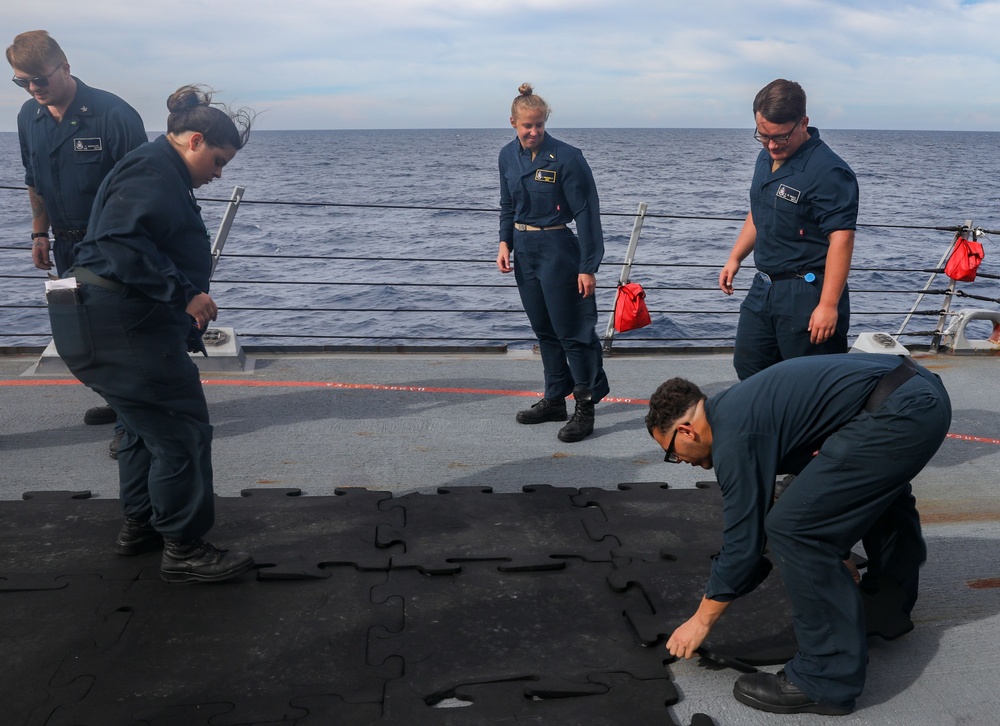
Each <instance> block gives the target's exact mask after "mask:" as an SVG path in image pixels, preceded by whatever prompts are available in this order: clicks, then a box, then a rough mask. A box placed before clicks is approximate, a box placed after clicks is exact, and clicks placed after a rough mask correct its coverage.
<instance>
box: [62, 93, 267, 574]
mask: <svg viewBox="0 0 1000 726" xmlns="http://www.w3.org/2000/svg"><path fill="white" fill-rule="evenodd" d="M167 108H168V109H169V111H170V115H169V117H168V119H167V133H166V135H164V136H160V137H159V138H157V139H156V140H155V141H152V142H149V143H146V144H144V145H143V146H140V147H139V148H137V149H135V150H134V151H132V152H131V153H129V154H128V155H126V156H125V158H123V159H122V160H121V161H120V162H119V163H118V165H117V166H115V168H114V169H113V170H112V171H111V173H110V174H109V175H108V176H107V178H106V179H105V180H104V182H103V183H102V184H101V187H100V189H99V190H98V192H97V196H96V198H95V200H94V206H93V209H92V210H91V215H90V223H89V225H88V227H87V234H86V236H85V237H84V239H83V240H82V241H81V242H80V243H78V244H77V246H76V249H75V252H76V257H75V261H74V264H73V267H72V268H71V269H70V270H68V271H67V273H66V275H65V277H73V278H76V280H77V282H78V283H79V287H78V288H77V295H78V299H79V304H76V305H73V304H51V303H50V305H49V315H50V318H51V321H52V333H53V338H54V340H55V344H56V349H57V350H58V351H59V355H60V356H61V357H62V359H63V360H64V361H65V362H66V364H67V365H68V366H69V368H70V370H71V371H72V372H73V374H74V375H75V376H76V377H77V378H79V379H80V380H81V381H82V382H83V383H85V384H86V385H87V386H89V387H90V388H92V389H93V390H95V391H97V392H98V393H99V394H101V395H102V396H103V397H104V398H105V399H107V400H108V401H109V402H110V403H111V405H112V406H113V407H114V409H115V410H116V411H117V412H118V414H119V415H120V416H121V419H122V421H123V423H124V425H125V437H124V439H123V440H122V444H121V447H120V448H119V451H118V467H119V481H120V498H121V503H122V508H123V510H124V514H125V523H124V524H123V525H122V528H121V531H120V532H119V534H118V538H117V541H116V543H115V549H116V551H117V552H118V553H119V554H121V555H137V554H140V553H143V552H146V551H150V550H153V549H157V548H159V547H160V546H161V544H162V546H163V557H162V562H161V568H160V572H161V576H162V577H163V579H165V580H168V581H171V582H197V581H215V580H225V579H228V578H231V577H235V576H237V575H239V574H241V573H243V572H246V571H247V570H249V569H250V568H251V567H252V566H253V559H252V558H251V557H250V556H249V555H246V554H243V553H231V552H227V551H226V550H220V549H217V548H215V547H214V546H212V545H211V544H209V543H208V542H205V541H204V540H202V537H203V536H204V535H205V534H206V533H207V532H208V531H209V529H211V527H212V525H213V524H214V516H215V511H214V501H213V497H214V493H213V486H212V453H211V446H212V426H211V424H210V423H209V419H208V405H207V403H206V401H205V394H204V391H203V390H202V386H201V380H200V376H199V374H198V368H197V366H195V364H194V362H192V360H191V358H190V356H189V355H188V353H189V351H193V350H194V349H196V348H198V347H199V346H201V345H202V344H201V339H200V337H199V336H200V332H201V331H203V330H204V329H205V327H206V326H207V325H208V324H209V322H211V321H212V320H215V318H216V315H217V313H218V308H217V306H216V304H215V301H214V300H213V299H212V298H211V296H210V295H209V294H208V288H209V278H210V276H211V270H212V255H211V241H210V238H209V234H208V230H207V229H206V227H205V223H204V221H203V220H202V218H201V211H200V207H199V206H198V201H197V200H196V199H195V196H194V189H197V188H198V187H201V186H203V185H205V184H208V183H209V182H211V181H212V180H213V179H218V178H219V177H221V176H222V169H223V167H225V165H226V164H227V163H228V162H229V161H231V160H232V158H233V157H234V156H235V155H236V152H237V151H238V150H239V149H241V148H242V147H243V145H244V144H246V142H247V138H248V136H249V133H250V126H251V123H252V120H253V114H252V113H251V112H248V111H246V110H242V109H241V110H240V111H237V112H235V113H233V112H230V111H229V110H228V109H225V108H224V107H223V108H219V107H218V104H214V103H213V102H212V92H211V91H208V90H206V89H204V88H202V87H199V86H184V87H182V88H179V89H178V90H177V91H176V92H175V93H174V94H172V95H171V96H170V98H169V99H168V100H167ZM201 349H202V350H203V347H202V348H201Z"/></svg>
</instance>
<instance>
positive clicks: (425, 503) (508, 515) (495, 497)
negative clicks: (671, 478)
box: [378, 486, 611, 575]
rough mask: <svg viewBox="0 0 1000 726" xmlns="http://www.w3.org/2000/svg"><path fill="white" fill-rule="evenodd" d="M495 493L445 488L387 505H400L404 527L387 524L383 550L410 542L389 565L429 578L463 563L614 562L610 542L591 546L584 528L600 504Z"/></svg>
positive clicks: (568, 494)
mask: <svg viewBox="0 0 1000 726" xmlns="http://www.w3.org/2000/svg"><path fill="white" fill-rule="evenodd" d="M491 492H492V489H490V488H488V487H487V488H477V487H457V488H454V489H446V488H442V489H439V490H438V494H437V495H431V496H427V495H424V494H408V495H405V496H402V497H396V498H394V499H393V500H392V501H391V502H383V503H382V504H381V505H380V506H381V507H382V508H383V509H386V510H388V509H393V508H401V509H402V511H403V512H404V517H405V524H404V525H403V527H401V528H391V527H386V526H382V527H379V531H378V545H379V546H380V547H388V546H390V545H392V544H397V543H401V544H403V545H405V547H406V552H405V553H404V554H399V555H394V556H393V558H392V567H393V568H394V569H396V568H407V567H416V568H419V569H420V570H421V571H422V572H425V573H427V574H435V575H438V574H449V573H456V572H459V571H460V570H461V569H462V565H461V563H463V562H472V561H476V560H504V561H505V562H504V564H502V565H501V566H500V569H501V570H503V571H509V572H513V571H517V570H552V569H560V568H562V567H563V565H564V563H565V560H566V558H580V559H584V560H587V561H591V562H610V561H611V544H605V543H599V542H594V541H593V540H592V539H591V538H590V537H588V536H587V532H586V530H585V529H584V525H585V523H587V522H596V520H600V519H603V517H602V515H601V513H600V511H598V510H597V509H596V508H595V507H586V506H575V505H574V504H573V497H574V496H576V495H577V494H579V491H578V490H577V489H572V488H557V487H551V486H528V487H524V493H523V494H517V493H507V494H493V493H491Z"/></svg>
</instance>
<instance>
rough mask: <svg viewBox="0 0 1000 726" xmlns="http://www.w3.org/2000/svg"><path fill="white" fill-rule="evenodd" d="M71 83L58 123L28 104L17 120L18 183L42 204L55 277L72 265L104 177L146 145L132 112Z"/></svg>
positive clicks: (116, 100) (46, 111) (93, 90)
mask: <svg viewBox="0 0 1000 726" xmlns="http://www.w3.org/2000/svg"><path fill="white" fill-rule="evenodd" d="M73 78H74V80H75V81H76V95H75V96H74V97H73V103H71V104H70V105H69V107H68V108H67V109H66V113H65V115H64V116H63V119H62V121H61V122H60V123H56V120H55V119H54V118H52V114H51V113H49V109H48V108H47V107H45V106H43V105H41V104H40V103H38V101H36V100H35V99H33V98H32V99H29V100H28V101H26V102H25V103H24V105H23V106H22V107H21V111H20V113H18V115H17V136H18V141H19V142H20V146H21V162H22V163H23V164H24V182H25V184H27V185H28V186H29V187H33V188H34V189H35V191H36V192H37V193H38V195H39V196H40V197H41V198H42V199H43V201H44V202H45V213H46V214H47V215H48V218H49V224H50V225H52V234H53V237H55V246H54V248H53V250H52V254H53V257H54V262H55V265H56V271H57V272H58V273H59V275H60V276H61V275H62V274H63V273H64V272H66V270H68V269H69V268H70V267H71V266H72V264H73V245H74V244H76V243H77V242H79V241H80V240H81V239H83V236H84V234H85V233H86V230H87V220H88V219H89V218H90V208H91V206H93V203H94V195H95V194H96V193H97V189H98V187H100V185H101V182H102V181H103V180H104V177H106V176H107V175H108V172H109V171H111V169H112V167H114V165H115V164H116V163H117V162H118V161H119V160H120V159H121V158H122V157H124V156H125V154H127V153H128V152H130V151H132V150H133V149H135V148H137V147H139V146H141V145H142V144H144V143H146V142H147V141H148V138H147V136H146V130H145V128H144V127H143V125H142V118H141V117H140V116H139V114H138V113H137V112H136V110H135V109H134V108H132V107H131V106H129V105H128V104H127V103H125V101H123V100H122V99H120V98H119V97H118V96H116V95H114V94H112V93H108V92H107V91H102V90H100V89H97V88H91V87H90V86H88V85H86V84H85V83H84V82H83V81H81V80H80V79H79V78H77V77H76V76H73Z"/></svg>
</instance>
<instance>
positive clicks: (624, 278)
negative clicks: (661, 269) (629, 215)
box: [604, 202, 646, 353]
mask: <svg viewBox="0 0 1000 726" xmlns="http://www.w3.org/2000/svg"><path fill="white" fill-rule="evenodd" d="M645 219H646V202H639V209H638V210H637V211H636V213H635V221H634V222H633V223H632V236H631V237H630V238H629V241H628V250H627V251H626V252H625V262H623V263H622V271H621V274H620V275H619V276H618V284H619V285H625V284H626V283H628V281H629V275H630V274H631V273H632V260H633V259H634V258H635V249H636V247H638V246H639V234H640V233H641V232H642V223H643V220H645ZM615 299H616V300H617V299H618V297H617V290H616V292H615ZM614 338H615V311H614V309H613V308H612V310H611V317H610V318H608V327H607V330H605V332H604V352H605V353H610V352H611V344H612V343H613V342H614Z"/></svg>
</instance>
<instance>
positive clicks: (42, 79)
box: [10, 63, 62, 88]
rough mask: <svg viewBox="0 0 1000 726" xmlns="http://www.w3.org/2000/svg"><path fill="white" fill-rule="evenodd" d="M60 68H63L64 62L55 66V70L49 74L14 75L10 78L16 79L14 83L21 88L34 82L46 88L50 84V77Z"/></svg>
mask: <svg viewBox="0 0 1000 726" xmlns="http://www.w3.org/2000/svg"><path fill="white" fill-rule="evenodd" d="M60 68H62V63H60V64H59V65H57V66H56V67H55V70H54V71H52V73H50V74H49V75H47V76H35V77H34V78H18V77H17V76H14V77H13V78H11V79H10V80H12V81H14V85H15V86H18V87H19V88H27V87H28V86H30V85H31V84H32V83H34V84H35V85H36V86H38V87H39V88H45V87H46V86H47V85H49V78H51V77H52V76H53V75H55V72H56V71H58V70H59V69H60Z"/></svg>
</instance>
